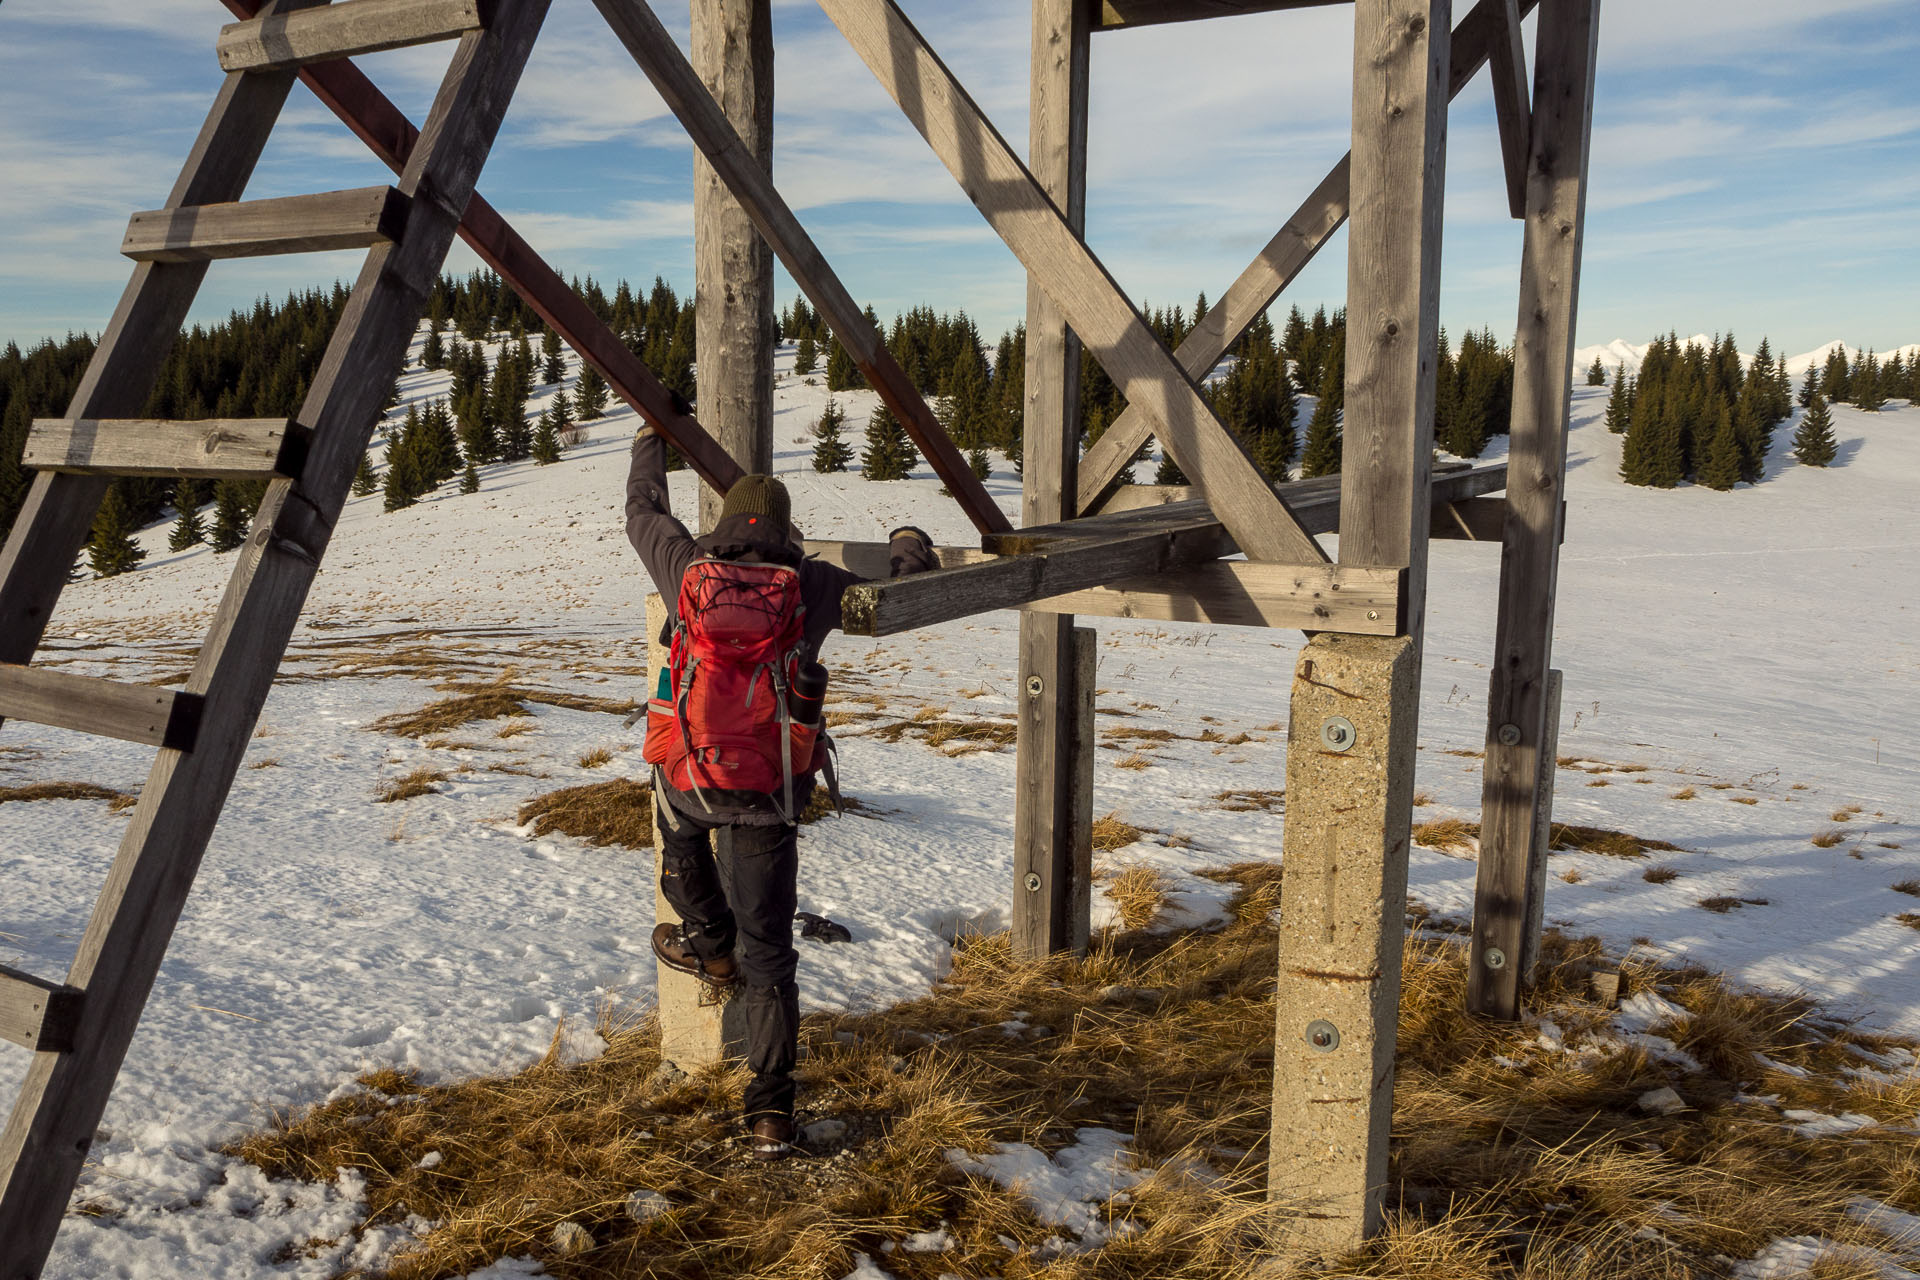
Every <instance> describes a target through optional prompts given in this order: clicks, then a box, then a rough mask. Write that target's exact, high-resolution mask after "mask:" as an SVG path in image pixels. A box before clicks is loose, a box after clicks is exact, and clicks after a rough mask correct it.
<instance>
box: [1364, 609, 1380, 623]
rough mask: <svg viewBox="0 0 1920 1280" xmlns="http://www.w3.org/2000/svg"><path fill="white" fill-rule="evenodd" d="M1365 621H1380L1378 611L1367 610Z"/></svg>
mask: <svg viewBox="0 0 1920 1280" xmlns="http://www.w3.org/2000/svg"><path fill="white" fill-rule="evenodd" d="M1367 621H1368V622H1378V621H1380V611H1379V610H1378V609H1369V610H1367Z"/></svg>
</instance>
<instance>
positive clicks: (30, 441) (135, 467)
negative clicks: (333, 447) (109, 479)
mask: <svg viewBox="0 0 1920 1280" xmlns="http://www.w3.org/2000/svg"><path fill="white" fill-rule="evenodd" d="M306 441H307V433H306V432H305V431H304V430H302V429H301V428H300V427H299V426H297V425H296V424H295V423H293V422H292V421H291V420H289V419H287V418H200V419H195V420H193V421H167V420H159V419H151V418H107V419H100V418H81V419H78V420H76V419H73V418H36V419H34V421H33V425H32V427H31V428H29V429H28V431H27V443H26V448H25V449H24V450H23V451H22V453H21V455H20V465H21V466H23V467H33V468H36V469H38V470H41V471H69V472H74V473H76V474H94V475H105V476H182V477H186V478H190V479H208V480H243V479H260V478H265V477H268V476H273V475H283V476H292V475H297V474H298V473H299V470H300V461H301V459H302V458H303V457H304V456H305V453H306Z"/></svg>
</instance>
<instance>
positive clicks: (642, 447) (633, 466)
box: [627, 430, 940, 826]
mask: <svg viewBox="0 0 1920 1280" xmlns="http://www.w3.org/2000/svg"><path fill="white" fill-rule="evenodd" d="M751 533H752V531H751V530H749V529H748V528H747V526H746V525H745V523H744V522H741V521H737V520H736V521H726V520H722V521H721V522H720V524H719V525H718V526H717V527H716V528H715V529H714V530H713V532H711V533H708V534H705V535H704V536H702V537H699V538H695V537H694V536H693V534H692V533H690V532H689V531H688V530H687V527H686V526H685V525H684V524H682V523H681V522H680V521H678V520H676V519H675V518H674V516H673V512H672V510H671V509H670V508H669V506H668V502H667V444H666V441H665V440H663V439H661V438H660V436H659V435H658V434H657V433H655V432H654V431H652V430H642V431H641V432H640V434H639V435H638V436H636V437H635V438H634V442H633V459H632V462H631V463H630V464H629V466H628V468H627V541H628V542H631V543H632V544H633V549H634V550H635V551H637V552H639V553H640V563H641V564H643V565H645V566H646V570H647V574H648V576H649V577H651V578H652V579H653V585H654V588H655V589H656V590H657V591H659V592H660V595H661V597H662V598H663V599H664V600H665V601H666V604H667V615H668V617H669V618H670V619H671V618H673V616H674V611H675V609H676V607H677V605H678V602H679V598H680V579H681V578H682V577H683V576H684V575H685V574H686V571H687V566H688V565H690V564H692V563H693V562H694V561H695V560H700V559H705V558H709V557H711V558H715V559H723V560H745V561H750V562H758V563H763V564H785V565H791V566H793V567H794V568H796V569H798V570H799V572H800V602H801V604H802V605H803V606H804V607H805V609H806V617H805V627H806V636H805V641H804V644H805V656H806V659H807V660H808V661H810V662H811V661H818V659H819V656H820V646H821V644H822V643H823V642H824V641H825V640H826V638H827V635H828V633H829V632H832V631H835V630H837V629H838V628H839V626H840V596H841V593H842V592H844V591H845V590H846V589H847V588H848V587H850V586H852V585H853V584H854V583H856V582H864V581H866V579H865V578H862V577H861V576H860V575H859V574H857V573H851V572H849V571H847V570H845V569H842V568H840V567H839V566H838V565H831V564H822V563H821V562H820V561H818V560H809V559H807V558H805V556H804V555H803V554H802V553H801V551H800V548H798V547H797V546H795V545H793V544H792V543H772V542H767V541H764V540H762V539H759V538H756V537H753V536H750V535H751ZM921 537H922V541H923V542H924V535H921ZM894 560H895V565H896V570H895V572H896V576H897V575H898V574H899V573H917V572H920V571H921V570H924V569H937V568H939V567H940V566H939V562H938V561H937V560H936V559H934V558H933V556H932V554H931V549H930V548H928V549H927V551H926V553H925V554H924V555H922V554H920V552H919V551H918V549H917V548H913V547H911V546H909V547H907V551H906V554H905V555H904V557H903V556H899V555H896V556H895V557H894ZM651 692H652V690H648V693H649V694H651ZM662 788H663V798H664V799H665V800H666V801H667V802H668V803H670V804H672V805H673V806H674V807H675V808H676V809H678V810H680V811H681V812H682V813H689V814H700V815H702V816H710V817H714V818H719V819H721V820H722V821H731V822H742V823H746V824H749V825H755V826H760V825H777V824H778V823H780V822H781V821H782V819H781V818H780V815H779V812H778V810H777V809H776V808H775V806H774V802H773V798H772V797H770V796H766V795H762V794H760V793H758V792H752V791H718V790H715V789H712V788H708V789H706V801H707V803H706V805H703V804H702V803H701V802H700V798H699V797H698V796H695V795H692V794H691V793H688V792H683V791H680V790H678V789H677V788H674V787H671V786H668V785H666V784H664V782H663V784H662ZM812 790H813V783H812V779H811V778H807V779H804V780H801V779H796V780H795V783H794V803H795V804H796V805H804V804H805V803H806V801H807V797H808V796H809V795H811V794H812ZM707 805H711V806H712V811H711V814H709V811H708V808H707Z"/></svg>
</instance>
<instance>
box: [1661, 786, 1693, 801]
mask: <svg viewBox="0 0 1920 1280" xmlns="http://www.w3.org/2000/svg"><path fill="white" fill-rule="evenodd" d="M1696 794H1698V793H1697V792H1695V791H1694V789H1693V788H1692V787H1682V788H1680V789H1679V790H1678V791H1676V792H1674V793H1673V794H1672V795H1670V796H1668V797H1667V799H1669V800H1691V799H1693V798H1694V796H1695V795H1696Z"/></svg>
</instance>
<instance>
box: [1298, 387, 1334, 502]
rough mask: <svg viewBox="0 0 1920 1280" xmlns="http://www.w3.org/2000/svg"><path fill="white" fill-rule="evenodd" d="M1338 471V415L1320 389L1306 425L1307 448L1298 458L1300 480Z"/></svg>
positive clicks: (1331, 399) (1330, 400)
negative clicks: (1317, 401) (1317, 400)
mask: <svg viewBox="0 0 1920 1280" xmlns="http://www.w3.org/2000/svg"><path fill="white" fill-rule="evenodd" d="M1339 470H1340V413H1339V410H1337V409H1335V408H1334V407H1333V397H1331V396H1329V395H1327V394H1326V388H1325V387H1322V389H1321V395H1320V402H1319V403H1318V404H1316V405H1314V406H1313V418H1312V419H1311V420H1310V421H1309V422H1308V423H1307V448H1306V452H1305V453H1304V454H1303V455H1302V456H1301V458H1300V478H1301V479H1303V480H1311V479H1312V478H1313V477H1315V476H1330V475H1335V474H1337V473H1338V472H1339Z"/></svg>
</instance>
